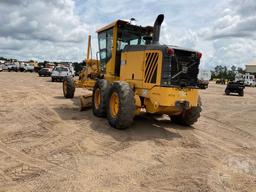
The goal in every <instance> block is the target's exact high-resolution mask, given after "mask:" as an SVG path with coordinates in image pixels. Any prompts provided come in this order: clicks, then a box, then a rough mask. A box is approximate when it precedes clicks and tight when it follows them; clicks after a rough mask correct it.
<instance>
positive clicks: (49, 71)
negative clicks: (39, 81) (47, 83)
mask: <svg viewBox="0 0 256 192" xmlns="http://www.w3.org/2000/svg"><path fill="white" fill-rule="evenodd" d="M51 74H52V69H50V68H43V69H40V70H39V71H38V75H39V76H40V77H42V76H44V77H50V76H51Z"/></svg>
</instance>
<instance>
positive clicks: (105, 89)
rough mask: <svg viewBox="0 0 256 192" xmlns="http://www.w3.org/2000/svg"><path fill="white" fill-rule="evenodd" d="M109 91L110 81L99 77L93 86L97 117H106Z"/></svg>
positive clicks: (93, 99)
mask: <svg viewBox="0 0 256 192" xmlns="http://www.w3.org/2000/svg"><path fill="white" fill-rule="evenodd" d="M108 93H109V83H108V81H107V80H105V79H98V80H97V81H96V84H95V86H94V88H93V94H92V111H93V114H94V115H95V116H97V117H106V115H107V112H106V106H107V99H108Z"/></svg>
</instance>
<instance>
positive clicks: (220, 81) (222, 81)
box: [216, 79, 226, 85]
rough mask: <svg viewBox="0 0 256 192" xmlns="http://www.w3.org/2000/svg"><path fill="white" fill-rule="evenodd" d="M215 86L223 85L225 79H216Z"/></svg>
mask: <svg viewBox="0 0 256 192" xmlns="http://www.w3.org/2000/svg"><path fill="white" fill-rule="evenodd" d="M216 84H222V85H225V84H226V80H225V79H217V80H216Z"/></svg>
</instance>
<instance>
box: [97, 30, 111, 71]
mask: <svg viewBox="0 0 256 192" xmlns="http://www.w3.org/2000/svg"><path fill="white" fill-rule="evenodd" d="M98 38H99V51H100V68H101V71H102V72H104V73H105V72H106V64H107V62H108V61H109V60H110V59H111V57H112V47H113V29H109V30H106V31H103V32H101V33H99V35H98Z"/></svg>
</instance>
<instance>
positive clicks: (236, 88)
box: [225, 81, 245, 96]
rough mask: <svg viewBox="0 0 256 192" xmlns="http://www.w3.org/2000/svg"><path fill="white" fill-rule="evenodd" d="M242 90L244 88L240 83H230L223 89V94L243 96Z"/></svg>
mask: <svg viewBox="0 0 256 192" xmlns="http://www.w3.org/2000/svg"><path fill="white" fill-rule="evenodd" d="M244 88H245V86H244V84H243V82H242V81H237V82H233V81H230V82H229V83H228V84H227V87H226V89H225V94H226V95H230V93H238V94H239V96H244Z"/></svg>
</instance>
